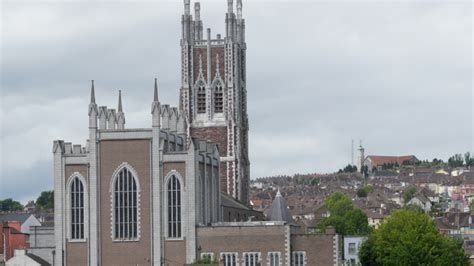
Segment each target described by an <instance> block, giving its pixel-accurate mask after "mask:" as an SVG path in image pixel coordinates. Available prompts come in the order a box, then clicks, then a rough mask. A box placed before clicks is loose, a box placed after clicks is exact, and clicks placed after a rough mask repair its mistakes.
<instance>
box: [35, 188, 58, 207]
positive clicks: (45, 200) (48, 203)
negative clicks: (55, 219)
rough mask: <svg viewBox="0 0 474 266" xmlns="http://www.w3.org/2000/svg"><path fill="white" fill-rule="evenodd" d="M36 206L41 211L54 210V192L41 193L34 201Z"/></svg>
mask: <svg viewBox="0 0 474 266" xmlns="http://www.w3.org/2000/svg"><path fill="white" fill-rule="evenodd" d="M36 206H38V207H40V208H41V209H43V210H52V209H53V208H54V191H53V190H50V191H43V192H41V195H40V196H39V197H38V199H37V200H36Z"/></svg>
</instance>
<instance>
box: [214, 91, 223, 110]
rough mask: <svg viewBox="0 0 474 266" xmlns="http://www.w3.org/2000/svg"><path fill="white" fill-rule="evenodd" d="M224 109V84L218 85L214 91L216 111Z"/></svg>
mask: <svg viewBox="0 0 474 266" xmlns="http://www.w3.org/2000/svg"><path fill="white" fill-rule="evenodd" d="M223 110H224V91H223V89H222V86H217V87H216V89H215V91H214V112H215V113H222V112H223Z"/></svg>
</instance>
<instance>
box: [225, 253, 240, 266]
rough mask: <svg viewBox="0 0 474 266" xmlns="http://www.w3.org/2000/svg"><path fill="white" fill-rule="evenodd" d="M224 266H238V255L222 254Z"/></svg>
mask: <svg viewBox="0 0 474 266" xmlns="http://www.w3.org/2000/svg"><path fill="white" fill-rule="evenodd" d="M221 260H222V265H224V266H237V253H228V252H225V253H221Z"/></svg>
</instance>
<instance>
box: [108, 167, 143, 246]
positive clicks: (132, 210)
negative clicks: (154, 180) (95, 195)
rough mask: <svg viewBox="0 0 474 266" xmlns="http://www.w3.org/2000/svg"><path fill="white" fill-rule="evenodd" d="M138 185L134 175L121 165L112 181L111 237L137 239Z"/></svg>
mask: <svg viewBox="0 0 474 266" xmlns="http://www.w3.org/2000/svg"><path fill="white" fill-rule="evenodd" d="M138 192H139V190H138V185H137V181H136V180H135V176H134V175H133V174H132V172H131V171H130V170H129V169H128V168H127V167H123V168H122V169H121V170H120V171H119V172H118V173H117V174H116V176H115V181H114V183H113V238H114V239H115V240H136V239H138Z"/></svg>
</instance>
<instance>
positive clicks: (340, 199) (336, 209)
mask: <svg viewBox="0 0 474 266" xmlns="http://www.w3.org/2000/svg"><path fill="white" fill-rule="evenodd" d="M324 203H325V204H326V208H328V210H329V212H330V213H331V215H334V216H343V215H344V214H345V213H346V212H348V211H350V210H352V209H353V208H354V206H353V205H352V201H351V199H349V198H348V197H347V196H346V195H345V194H344V193H342V192H339V191H337V192H334V193H332V194H331V195H330V196H329V197H327V198H326V200H325V201H324Z"/></svg>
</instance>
